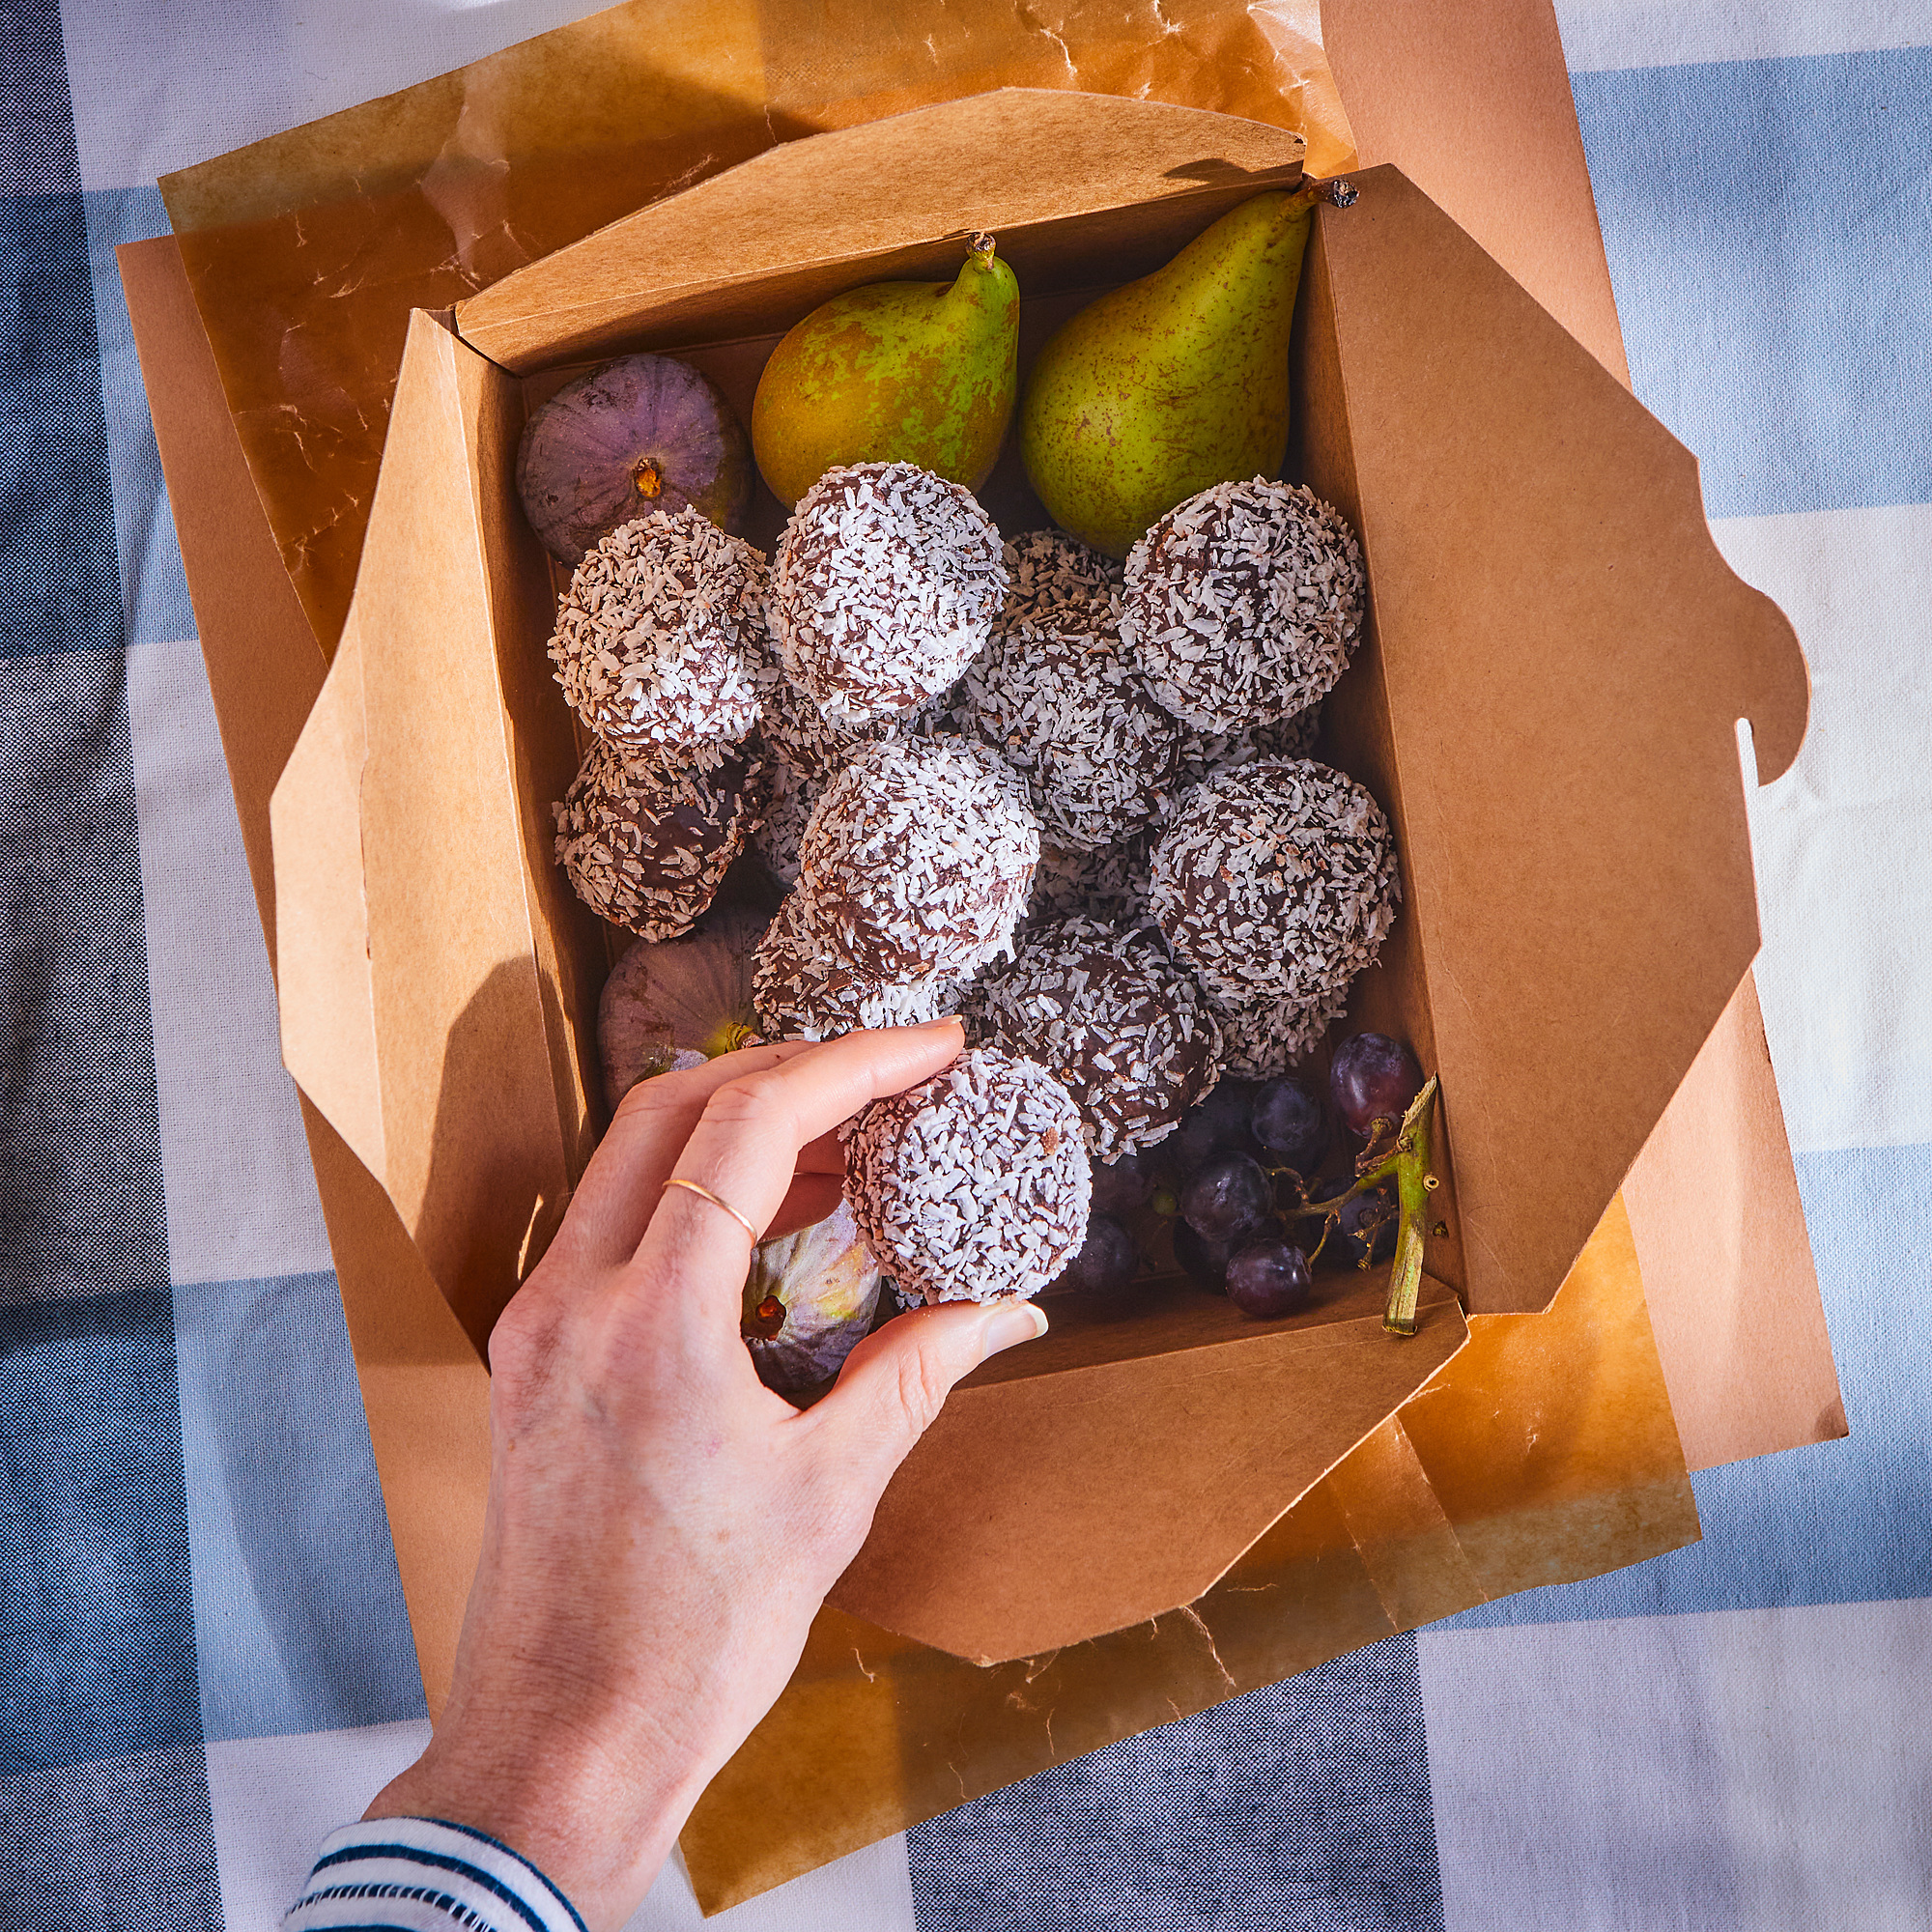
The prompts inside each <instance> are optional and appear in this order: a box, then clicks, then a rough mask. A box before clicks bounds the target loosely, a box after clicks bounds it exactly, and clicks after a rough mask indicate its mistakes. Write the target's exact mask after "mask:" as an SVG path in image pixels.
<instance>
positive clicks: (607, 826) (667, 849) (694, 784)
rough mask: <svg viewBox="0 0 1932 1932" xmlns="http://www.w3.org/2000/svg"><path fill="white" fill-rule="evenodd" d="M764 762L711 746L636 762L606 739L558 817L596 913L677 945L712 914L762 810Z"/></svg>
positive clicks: (561, 849)
mask: <svg viewBox="0 0 1932 1932" xmlns="http://www.w3.org/2000/svg"><path fill="white" fill-rule="evenodd" d="M760 776H761V767H760V764H759V761H758V759H757V758H756V757H755V756H754V755H753V753H750V752H747V751H745V750H744V749H742V748H741V747H738V746H732V745H719V744H704V745H696V746H694V747H692V748H691V749H690V750H689V751H685V752H672V753H663V754H661V755H658V756H649V757H638V758H626V757H625V756H624V755H623V753H620V752H619V751H618V750H617V749H616V748H615V747H614V746H612V745H609V744H606V743H605V742H604V740H603V739H601V738H599V739H596V740H594V741H593V742H592V744H591V747H590V750H589V752H588V753H585V755H584V759H583V764H582V768H581V769H580V770H579V772H578V774H577V776H576V778H575V779H573V780H572V781H571V784H570V789H569V791H568V792H566V793H565V794H564V799H563V803H562V804H561V805H559V806H557V807H555V808H554V810H555V814H556V858H557V863H558V865H560V866H561V867H563V869H564V871H565V872H566V873H568V874H569V877H570V883H571V885H572V886H573V887H575V888H576V891H577V895H578V897H579V898H581V899H582V901H583V902H584V904H585V905H587V906H589V907H590V909H591V910H592V911H593V912H596V913H600V914H602V916H603V917H604V918H606V919H608V920H610V921H611V922H612V923H615V924H617V925H622V926H628V927H629V928H630V930H631V931H633V932H635V933H636V934H637V935H638V936H639V938H640V939H670V938H673V937H674V936H675V935H676V934H678V933H680V932H683V931H685V930H686V929H687V928H688V927H689V926H691V925H692V924H693V923H695V922H696V919H697V917H698V915H699V914H700V913H702V912H703V911H704V909H705V908H706V907H707V906H709V905H710V903H711V901H712V899H713V898H714V897H715V896H716V895H717V892H718V885H719V881H720V880H722V879H723V878H724V876H725V871H726V869H727V868H728V867H729V866H730V864H731V862H732V860H734V859H735V858H736V857H737V856H738V854H739V853H740V852H741V851H742V850H743V849H744V845H745V840H746V838H749V837H750V835H751V830H752V827H753V824H755V823H756V820H757V815H758V811H759V810H760V809H761V805H762V799H761V796H760V789H761V788H760V784H759V779H760Z"/></svg>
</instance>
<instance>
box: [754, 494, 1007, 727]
mask: <svg viewBox="0 0 1932 1932" xmlns="http://www.w3.org/2000/svg"><path fill="white" fill-rule="evenodd" d="M1006 588H1007V571H1006V565H1005V563H1004V562H1003V561H1002V558H1001V549H1000V533H999V531H998V530H996V529H995V528H994V527H993V525H992V521H991V519H990V518H988V517H987V515H986V513H985V511H983V510H982V509H980V506H979V504H978V503H976V502H975V501H974V500H973V498H972V497H971V496H970V495H969V494H968V493H967V492H966V491H964V490H962V489H961V488H960V487H959V485H958V484H956V483H949V482H948V481H947V480H946V478H945V477H943V476H935V475H934V474H933V473H932V472H931V471H930V470H928V469H919V468H918V467H917V466H915V465H913V464H910V463H855V464H848V465H845V466H843V467H841V468H839V469H828V470H827V471H826V472H825V474H824V475H823V476H821V477H820V478H819V479H818V481H817V482H816V483H814V484H813V485H812V486H811V488H810V490H808V491H807V492H806V493H805V495H804V496H803V497H800V498H799V499H798V507H797V508H796V509H795V510H794V511H793V512H792V514H791V521H790V522H789V523H788V524H786V525H785V526H784V533H783V534H782V535H781V537H780V538H779V542H778V550H777V552H776V554H775V555H774V557H773V559H772V587H771V601H770V605H769V610H768V615H769V618H770V624H771V633H772V638H773V640H774V641H775V642H776V644H777V645H778V648H779V653H780V655H781V658H782V659H783V662H784V667H785V670H786V672H787V673H788V675H789V676H790V678H791V680H792V682H793V683H794V684H796V685H798V686H799V687H800V688H801V689H802V690H804V691H805V692H806V693H807V694H809V695H810V697H811V698H812V699H813V700H814V701H815V702H816V703H817V705H818V707H819V708H820V710H822V711H823V712H824V713H825V715H826V716H827V718H829V719H831V720H833V721H835V722H838V723H845V724H863V723H864V722H865V721H866V720H867V719H870V718H876V717H879V716H882V715H883V716H887V717H890V716H893V715H895V714H899V713H904V712H910V711H916V710H917V709H918V708H919V707H920V706H921V705H922V704H923V702H924V701H925V700H926V699H927V698H928V697H930V696H932V695H933V694H935V693H937V692H943V691H944V690H945V689H946V688H947V687H948V686H949V685H951V684H952V682H953V681H954V680H955V679H956V678H957V677H958V675H959V673H960V672H961V671H962V670H964V669H965V668H966V666H967V665H968V663H969V662H970V661H971V660H972V659H973V658H974V657H975V656H976V655H977V654H978V652H979V651H980V649H981V647H982V646H983V645H984V644H985V641H986V639H987V637H988V636H989V635H990V633H991V629H992V622H993V617H994V614H995V612H997V611H998V610H999V608H1000V602H1001V599H1002V598H1003V597H1004V596H1005V595H1006Z"/></svg>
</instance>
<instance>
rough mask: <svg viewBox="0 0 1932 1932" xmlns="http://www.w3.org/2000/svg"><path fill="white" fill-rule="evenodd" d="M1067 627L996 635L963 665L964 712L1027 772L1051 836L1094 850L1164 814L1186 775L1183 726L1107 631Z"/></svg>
mask: <svg viewBox="0 0 1932 1932" xmlns="http://www.w3.org/2000/svg"><path fill="white" fill-rule="evenodd" d="M1072 621H1073V620H1072V619H1070V618H1068V617H1065V616H1063V617H1061V618H1059V619H1056V620H1054V627H1053V628H1048V627H1037V628H1036V627H1028V628H1023V629H1017V630H1012V631H1008V632H1005V633H1003V634H1001V635H998V636H996V637H995V638H994V639H993V641H992V642H991V643H990V644H988V645H987V647H986V648H985V650H983V651H982V652H980V655H979V656H978V657H977V658H975V659H974V660H973V662H972V663H971V664H970V665H968V666H967V668H966V685H965V702H964V703H963V704H962V705H961V707H960V709H959V713H958V717H959V722H960V725H961V727H962V728H963V729H965V730H967V731H970V732H972V733H973V734H974V735H976V736H978V737H980V738H983V739H984V740H985V742H986V743H987V744H989V745H991V746H992V747H993V748H994V750H995V751H997V752H999V753H1002V754H1003V755H1004V756H1005V757H1006V759H1007V761H1008V762H1009V764H1011V765H1012V766H1013V767H1014V768H1015V769H1016V770H1018V771H1021V772H1024V773H1025V774H1026V776H1027V778H1028V779H1029V780H1030V781H1031V782H1032V785H1033V794H1034V798H1035V801H1036V803H1037V805H1038V808H1039V816H1040V824H1041V829H1042V831H1043V833H1044V835H1045V836H1046V837H1047V838H1051V839H1052V840H1053V842H1054V843H1055V844H1057V845H1060V846H1063V847H1065V848H1066V849H1068V850H1071V851H1089V850H1092V849H1093V848H1094V847H1095V846H1100V845H1110V844H1112V843H1114V842H1115V841H1116V840H1117V839H1120V838H1124V837H1126V836H1127V835H1128V834H1129V833H1131V832H1133V831H1134V830H1135V829H1136V828H1137V827H1139V826H1142V825H1145V824H1146V823H1147V822H1148V821H1149V820H1150V819H1151V818H1152V817H1153V816H1154V815H1155V813H1156V812H1157V811H1158V810H1159V809H1160V807H1161V806H1162V804H1163V803H1164V802H1165V801H1166V799H1167V798H1168V796H1169V794H1170V793H1171V792H1172V791H1173V788H1174V782H1175V774H1176V773H1177V771H1178V770H1179V753H1180V730H1179V725H1176V723H1175V721H1174V720H1173V719H1172V718H1171V717H1169V715H1168V714H1167V713H1166V712H1165V711H1163V710H1162V709H1161V707H1160V706H1159V705H1158V704H1157V703H1155V702H1154V697H1153V694H1152V693H1151V691H1150V690H1149V689H1148V688H1147V685H1146V684H1145V683H1144V682H1143V681H1142V680H1141V678H1140V677H1139V675H1138V674H1137V673H1136V672H1135V670H1134V668H1133V667H1132V665H1131V664H1129V662H1128V661H1127V658H1126V655H1125V654H1124V652H1122V649H1121V644H1120V639H1119V638H1118V636H1117V635H1115V633H1114V631H1113V628H1112V626H1111V624H1107V625H1105V627H1104V628H1102V626H1101V624H1100V623H1096V624H1095V626H1094V628H1093V629H1089V630H1080V629H1075V628H1072Z"/></svg>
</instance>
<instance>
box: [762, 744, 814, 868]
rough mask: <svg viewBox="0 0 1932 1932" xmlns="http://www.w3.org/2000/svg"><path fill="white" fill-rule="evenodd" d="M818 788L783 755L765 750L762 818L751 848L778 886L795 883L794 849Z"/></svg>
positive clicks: (808, 817)
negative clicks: (763, 809) (763, 808)
mask: <svg viewBox="0 0 1932 1932" xmlns="http://www.w3.org/2000/svg"><path fill="white" fill-rule="evenodd" d="M817 796H818V786H817V784H816V783H815V782H814V781H812V780H811V779H809V778H807V777H806V775H805V774H804V773H803V772H802V771H800V770H799V768H798V767H797V766H796V765H795V764H793V763H792V761H791V759H790V758H788V757H787V756H786V755H785V754H784V753H782V752H781V751H780V750H779V749H778V748H777V747H776V746H774V745H771V744H770V743H767V745H766V748H765V815H764V817H763V819H762V820H761V821H760V822H759V825H758V829H757V830H756V831H755V832H753V834H752V849H753V851H754V852H755V853H756V854H757V855H758V858H759V861H760V863H761V864H762V865H763V866H764V868H765V870H766V871H768V872H769V873H770V874H771V875H772V877H773V878H774V879H776V880H777V881H778V882H779V884H780V885H781V886H795V885H797V883H798V846H799V840H800V839H801V838H804V837H805V828H806V823H807V821H808V820H809V819H810V816H811V807H812V802H813V801H814V800H815V799H816V798H817Z"/></svg>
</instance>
